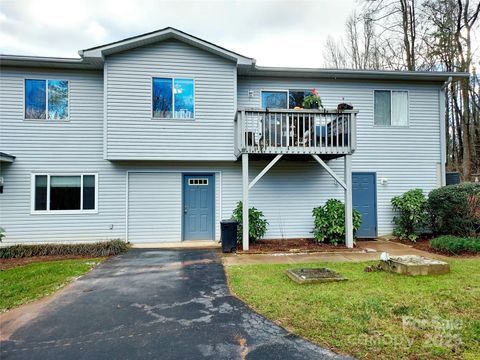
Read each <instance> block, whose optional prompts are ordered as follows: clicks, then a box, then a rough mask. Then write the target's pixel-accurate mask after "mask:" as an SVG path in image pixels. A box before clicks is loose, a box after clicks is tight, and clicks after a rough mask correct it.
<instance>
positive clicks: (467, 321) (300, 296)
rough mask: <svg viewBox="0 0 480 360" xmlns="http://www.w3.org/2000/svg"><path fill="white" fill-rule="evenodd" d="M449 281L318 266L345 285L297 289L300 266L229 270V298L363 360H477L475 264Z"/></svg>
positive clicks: (478, 281) (479, 328)
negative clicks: (295, 271) (293, 272)
mask: <svg viewBox="0 0 480 360" xmlns="http://www.w3.org/2000/svg"><path fill="white" fill-rule="evenodd" d="M449 262H450V266H451V273H450V274H447V275H439V276H421V277H409V276H402V275H398V274H392V273H386V272H368V273H367V272H364V271H363V269H364V268H365V266H367V265H369V264H374V263H316V264H302V267H328V268H330V269H332V270H334V271H337V272H339V273H341V274H342V275H344V276H345V277H347V278H348V279H349V280H348V281H345V282H338V283H324V284H309V285H299V284H296V283H294V282H293V281H291V280H290V279H289V278H288V277H287V275H286V274H285V270H287V269H289V268H292V267H298V265H295V266H292V265H283V264H282V265H242V266H229V267H226V272H227V275H228V278H229V283H230V286H231V288H232V291H233V292H234V293H235V294H237V296H238V297H240V298H241V299H242V300H244V301H245V302H247V303H248V304H250V305H251V306H252V307H254V308H255V309H256V310H257V311H258V312H260V313H261V314H263V315H264V316H266V317H267V318H270V319H272V320H274V321H276V322H277V323H279V324H280V325H282V326H284V327H285V328H287V329H288V330H290V331H291V332H293V333H295V334H297V335H300V336H302V337H305V338H308V339H310V340H312V341H314V342H316V343H319V344H321V345H323V346H326V347H329V348H331V349H333V350H334V351H337V352H341V353H344V354H350V355H353V356H356V357H359V358H365V359H379V358H381V359H419V358H421V359H452V358H467V359H470V358H471V359H478V358H480V272H479V271H478V269H479V268H480V260H477V259H475V260H470V259H469V260H452V261H449Z"/></svg>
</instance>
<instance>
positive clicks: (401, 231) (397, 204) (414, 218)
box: [391, 189, 428, 241]
mask: <svg viewBox="0 0 480 360" xmlns="http://www.w3.org/2000/svg"><path fill="white" fill-rule="evenodd" d="M391 203H392V205H393V210H394V211H395V212H396V213H397V214H398V215H397V216H395V217H394V218H393V223H394V224H395V228H394V229H393V235H395V236H398V237H399V238H400V239H408V240H410V241H416V240H417V238H418V233H419V232H421V231H422V230H423V229H424V228H425V226H426V225H427V224H428V212H427V206H428V204H427V199H426V198H425V195H423V191H422V189H413V190H409V191H407V192H405V193H403V194H402V195H399V196H395V197H394V198H393V199H392V200H391Z"/></svg>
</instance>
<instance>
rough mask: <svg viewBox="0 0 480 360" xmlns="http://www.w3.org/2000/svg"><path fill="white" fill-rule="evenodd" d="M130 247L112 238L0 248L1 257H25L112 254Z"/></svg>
mask: <svg viewBox="0 0 480 360" xmlns="http://www.w3.org/2000/svg"><path fill="white" fill-rule="evenodd" d="M128 249H129V245H128V244H127V243H126V242H125V241H122V240H111V241H105V242H97V243H83V244H39V245H12V246H7V247H1V248H0V258H1V259H12V258H23V257H32V256H49V255H50V256H89V257H90V256H91V257H98V256H111V255H118V254H120V253H122V252H125V251H127V250H128Z"/></svg>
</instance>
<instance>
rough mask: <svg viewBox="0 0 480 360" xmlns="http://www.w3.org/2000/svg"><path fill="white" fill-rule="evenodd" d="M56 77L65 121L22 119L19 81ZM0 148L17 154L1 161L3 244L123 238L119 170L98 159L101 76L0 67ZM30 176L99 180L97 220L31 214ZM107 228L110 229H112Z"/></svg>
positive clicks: (122, 188) (92, 216) (122, 193)
mask: <svg viewBox="0 0 480 360" xmlns="http://www.w3.org/2000/svg"><path fill="white" fill-rule="evenodd" d="M25 78H27V79H29V78H36V79H52V78H53V79H62V80H66V81H68V86H69V93H70V94H69V97H70V103H69V115H70V116H69V119H68V120H63V121H58V120H55V119H41V120H40V119H32V120H24V116H23V106H24V90H23V88H24V79H25ZM0 148H1V149H2V150H1V151H4V152H6V153H9V154H13V155H15V156H16V159H15V162H14V163H12V164H4V163H2V164H1V165H0V166H1V169H0V176H3V178H4V181H5V185H4V192H3V194H0V226H2V227H4V228H5V230H6V234H7V239H6V241H15V242H24V243H25V242H58V241H98V240H107V239H113V238H124V234H125V216H124V214H125V210H124V209H125V171H124V170H122V169H119V168H117V167H115V166H113V165H112V164H111V163H110V162H108V161H105V160H103V156H102V155H103V76H102V72H97V71H73V70H71V71H68V70H65V71H55V70H35V69H15V68H8V67H2V69H1V73H0ZM33 173H42V174H47V173H48V174H58V175H61V174H77V175H78V174H80V173H96V174H98V185H99V189H100V191H99V194H98V202H99V203H98V213H97V214H38V213H32V212H31V210H32V195H33V194H32V193H31V185H32V184H31V182H32V174H33ZM112 225H113V227H112Z"/></svg>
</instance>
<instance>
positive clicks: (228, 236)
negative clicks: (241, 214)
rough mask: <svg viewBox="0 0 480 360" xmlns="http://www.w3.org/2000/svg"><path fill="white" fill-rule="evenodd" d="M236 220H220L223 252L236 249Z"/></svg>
mask: <svg viewBox="0 0 480 360" xmlns="http://www.w3.org/2000/svg"><path fill="white" fill-rule="evenodd" d="M237 225H238V223H237V221H235V220H222V221H221V222H220V229H221V235H220V239H221V241H222V251H223V252H224V253H230V252H234V251H235V250H236V249H237Z"/></svg>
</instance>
